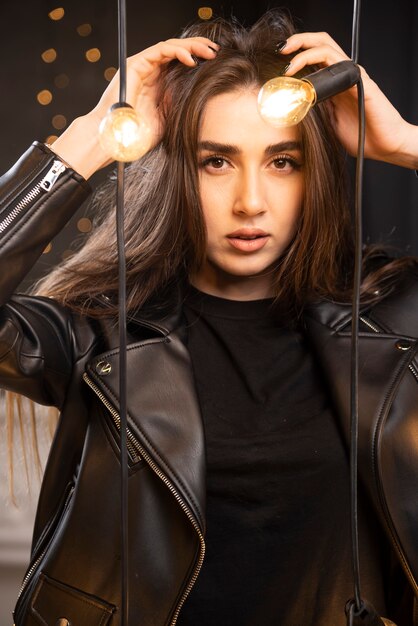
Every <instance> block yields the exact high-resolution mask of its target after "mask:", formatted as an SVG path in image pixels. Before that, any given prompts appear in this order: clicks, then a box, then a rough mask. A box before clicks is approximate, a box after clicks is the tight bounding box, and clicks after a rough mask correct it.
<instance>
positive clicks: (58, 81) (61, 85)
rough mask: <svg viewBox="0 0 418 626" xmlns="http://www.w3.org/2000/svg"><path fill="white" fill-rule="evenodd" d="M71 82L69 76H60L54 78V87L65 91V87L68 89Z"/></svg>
mask: <svg viewBox="0 0 418 626" xmlns="http://www.w3.org/2000/svg"><path fill="white" fill-rule="evenodd" d="M69 82H70V79H69V78H68V76H67V74H58V75H57V76H55V78H54V85H55V87H58V89H65V87H68V84H69Z"/></svg>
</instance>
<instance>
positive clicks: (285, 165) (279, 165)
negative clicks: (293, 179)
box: [273, 156, 300, 170]
mask: <svg viewBox="0 0 418 626" xmlns="http://www.w3.org/2000/svg"><path fill="white" fill-rule="evenodd" d="M273 164H274V168H275V169H276V170H285V169H296V170H297V169H300V165H299V163H298V162H297V161H296V160H295V159H292V158H290V157H288V156H286V157H285V156H282V157H277V159H274V160H273Z"/></svg>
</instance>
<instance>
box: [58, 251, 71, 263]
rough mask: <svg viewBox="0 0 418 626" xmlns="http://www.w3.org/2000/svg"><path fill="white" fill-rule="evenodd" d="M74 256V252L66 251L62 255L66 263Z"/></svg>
mask: <svg viewBox="0 0 418 626" xmlns="http://www.w3.org/2000/svg"><path fill="white" fill-rule="evenodd" d="M73 254H74V252H73V251H72V250H64V252H63V253H62V254H61V258H62V260H63V261H66V260H67V259H69V258H70V257H72V256H73Z"/></svg>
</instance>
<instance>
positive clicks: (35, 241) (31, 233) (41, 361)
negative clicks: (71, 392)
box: [0, 142, 90, 406]
mask: <svg viewBox="0 0 418 626" xmlns="http://www.w3.org/2000/svg"><path fill="white" fill-rule="evenodd" d="M89 193H90V186H89V185H88V184H87V182H86V181H85V180H84V178H83V177H82V176H80V175H79V174H77V173H76V172H75V171H74V170H72V169H71V168H70V167H69V166H68V165H67V164H65V163H63V162H62V161H61V160H60V159H59V157H58V156H57V155H55V153H54V152H52V151H51V150H49V149H48V148H47V147H46V146H44V145H43V144H39V143H37V142H35V143H34V144H33V145H32V146H31V147H30V148H29V150H27V152H26V153H25V154H24V155H23V156H22V157H21V158H20V159H19V161H18V162H17V163H16V164H15V165H14V166H13V167H12V168H11V169H10V170H9V171H8V172H7V173H6V174H4V176H2V177H1V178H0V305H1V309H0V386H1V387H3V388H5V389H9V390H12V391H16V392H18V393H22V394H23V395H26V396H28V397H30V398H32V399H33V400H35V401H36V402H40V403H42V404H53V405H55V406H60V405H61V404H62V401H63V399H64V397H65V393H66V384H67V382H68V379H69V376H70V374H71V368H72V362H73V345H74V341H75V339H74V330H73V327H72V316H71V313H70V312H68V311H66V310H65V309H64V308H63V307H62V306H60V305H59V304H58V303H56V302H55V301H53V300H50V299H49V298H37V297H29V296H14V297H12V293H13V292H14V290H15V289H16V287H17V285H19V283H20V282H21V280H22V279H23V278H24V277H25V275H26V274H27V273H28V272H29V270H30V269H31V268H32V266H33V265H34V263H35V262H36V260H37V259H38V258H39V256H40V255H41V254H42V252H43V250H44V248H45V247H46V245H47V244H48V243H49V242H50V241H51V239H52V238H53V237H54V236H55V235H56V234H57V233H58V232H59V231H60V230H61V229H62V228H63V227H64V225H65V224H66V223H67V221H68V220H69V219H70V218H71V217H72V215H73V214H74V213H75V211H76V210H77V209H78V208H79V207H80V205H81V203H82V202H83V201H84V200H85V199H86V197H87V196H88V195H89Z"/></svg>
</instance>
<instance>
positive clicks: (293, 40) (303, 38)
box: [280, 32, 348, 59]
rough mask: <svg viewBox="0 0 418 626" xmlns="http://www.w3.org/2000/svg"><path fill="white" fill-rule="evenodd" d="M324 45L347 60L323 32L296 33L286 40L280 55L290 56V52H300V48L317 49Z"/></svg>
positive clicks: (337, 46) (343, 53)
mask: <svg viewBox="0 0 418 626" xmlns="http://www.w3.org/2000/svg"><path fill="white" fill-rule="evenodd" d="M324 45H326V46H330V47H331V48H334V49H335V50H336V51H337V52H339V53H340V54H342V55H343V56H344V57H345V58H346V59H347V58H348V57H347V55H346V53H345V52H344V50H343V49H342V48H341V47H340V46H339V45H338V44H337V42H336V41H334V39H333V38H332V37H331V36H330V35H329V34H328V33H325V32H318V33H297V34H296V35H292V36H291V37H289V39H287V41H286V46H284V47H283V48H282V49H281V50H280V51H281V52H282V54H290V53H292V52H296V50H300V49H301V48H302V49H304V50H307V49H308V48H317V47H321V46H324Z"/></svg>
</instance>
